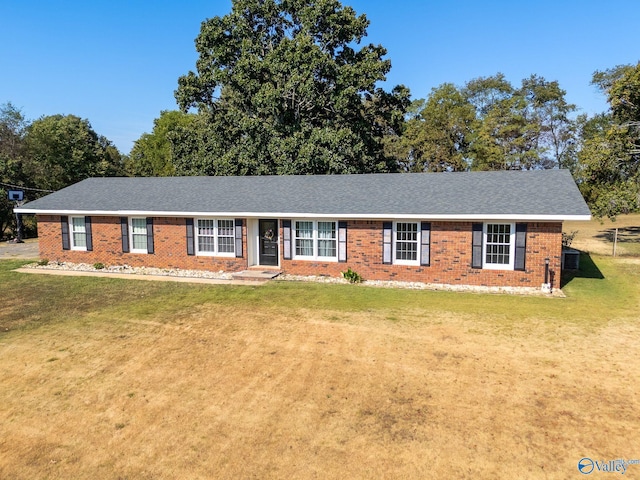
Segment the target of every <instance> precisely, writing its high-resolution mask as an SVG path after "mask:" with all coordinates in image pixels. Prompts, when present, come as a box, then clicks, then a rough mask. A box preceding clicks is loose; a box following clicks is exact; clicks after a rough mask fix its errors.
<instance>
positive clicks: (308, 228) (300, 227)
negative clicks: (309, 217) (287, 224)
mask: <svg viewBox="0 0 640 480" xmlns="http://www.w3.org/2000/svg"><path fill="white" fill-rule="evenodd" d="M296 238H313V222H296Z"/></svg>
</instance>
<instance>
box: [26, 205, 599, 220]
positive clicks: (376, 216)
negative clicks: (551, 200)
mask: <svg viewBox="0 0 640 480" xmlns="http://www.w3.org/2000/svg"><path fill="white" fill-rule="evenodd" d="M14 212H15V213H30V214H39V215H71V216H73V215H94V216H111V217H235V218H331V219H338V218H339V219H344V220H391V219H400V218H402V219H411V220H453V221H465V220H513V221H523V220H526V221H530V222H535V221H555V222H560V221H568V220H575V221H580V220H582V221H588V220H591V215H533V214H526V215H525V214H523V215H518V214H516V213H509V214H428V213H424V214H413V213H412V214H404V213H372V214H334V213H299V212H297V213H292V212H178V211H176V212H168V211H149V210H40V209H31V208H28V207H27V208H24V207H20V208H14Z"/></svg>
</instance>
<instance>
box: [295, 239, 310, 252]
mask: <svg viewBox="0 0 640 480" xmlns="http://www.w3.org/2000/svg"><path fill="white" fill-rule="evenodd" d="M296 255H301V256H306V257H311V256H313V240H306V239H303V238H296Z"/></svg>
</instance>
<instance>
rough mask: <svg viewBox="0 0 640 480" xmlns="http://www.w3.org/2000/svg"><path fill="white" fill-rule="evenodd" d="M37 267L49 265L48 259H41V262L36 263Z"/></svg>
mask: <svg viewBox="0 0 640 480" xmlns="http://www.w3.org/2000/svg"><path fill="white" fill-rule="evenodd" d="M38 265H40V266H41V267H44V266H46V265H49V259H48V258H43V259H42V260H40V261H38Z"/></svg>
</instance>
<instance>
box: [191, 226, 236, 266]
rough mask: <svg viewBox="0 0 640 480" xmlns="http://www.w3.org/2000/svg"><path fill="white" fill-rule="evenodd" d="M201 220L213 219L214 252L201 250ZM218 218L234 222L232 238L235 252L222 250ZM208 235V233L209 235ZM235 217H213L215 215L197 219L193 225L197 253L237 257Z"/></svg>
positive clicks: (206, 255) (200, 254)
mask: <svg viewBox="0 0 640 480" xmlns="http://www.w3.org/2000/svg"><path fill="white" fill-rule="evenodd" d="M200 220H212V221H213V252H210V251H201V250H200V241H199V238H200V234H199V230H200V228H199V224H200ZM218 220H227V221H231V222H233V226H234V228H233V232H234V233H233V235H232V236H231V238H233V242H232V245H233V252H220V251H219V250H220V246H219V244H218ZM207 236H208V235H207ZM235 238H236V237H235V219H233V218H224V217H220V218H213V217H199V218H196V219H195V222H194V225H193V241H194V243H195V245H194V246H195V251H196V255H197V256H199V257H235V256H236V243H235Z"/></svg>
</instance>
